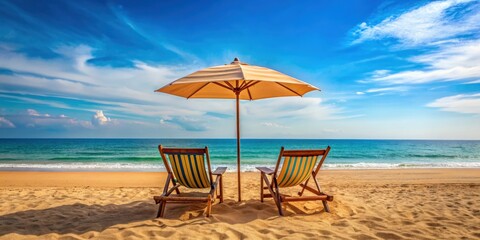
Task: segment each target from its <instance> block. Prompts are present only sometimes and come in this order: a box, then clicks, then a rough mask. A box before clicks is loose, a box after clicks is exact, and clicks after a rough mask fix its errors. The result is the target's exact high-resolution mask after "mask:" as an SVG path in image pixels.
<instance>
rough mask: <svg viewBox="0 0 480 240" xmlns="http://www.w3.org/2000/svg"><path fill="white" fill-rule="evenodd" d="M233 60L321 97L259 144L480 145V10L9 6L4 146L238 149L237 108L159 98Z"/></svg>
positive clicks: (280, 110)
mask: <svg viewBox="0 0 480 240" xmlns="http://www.w3.org/2000/svg"><path fill="white" fill-rule="evenodd" d="M234 57H239V58H240V59H241V60H242V61H244V62H247V63H250V64H253V65H260V66H265V67H269V68H273V69H275V70H278V71H281V72H283V73H286V74H289V75H291V76H293V77H296V78H298V79H301V80H303V81H306V82H309V83H311V84H313V85H315V86H317V87H319V88H321V89H322V91H321V92H312V93H309V94H307V95H306V96H304V97H303V98H293V97H292V98H278V99H267V100H259V101H251V102H250V101H243V102H242V103H241V113H242V116H241V118H242V123H241V126H242V135H243V137H247V138H367V139H372V138H373V139H386V138H388V139H480V1H468V0H465V1H460V0H459V1H453V0H452V1H449V0H447V1H363V2H361V1H342V2H341V3H340V2H336V1H302V2H301V3H299V2H294V1H280V2H279V1H261V2H258V1H224V2H216V1H212V2H202V3H200V2H198V1H191V2H188V1H183V2H179V1H142V2H141V4H140V3H138V2H137V1H107V2H100V1H1V2H0V137H158V138H218V137H220V138H233V137H234V136H235V117H234V106H235V105H234V101H232V100H197V99H193V100H186V99H182V98H178V97H175V96H169V95H166V94H161V93H154V92H153V90H155V89H157V88H159V87H162V86H164V85H165V84H167V83H169V82H171V81H173V80H175V79H177V78H180V77H182V76H184V75H187V74H189V73H191V72H194V71H196V70H199V69H201V68H204V67H209V66H214V65H221V64H225V63H229V62H231V61H232V60H233V58H234Z"/></svg>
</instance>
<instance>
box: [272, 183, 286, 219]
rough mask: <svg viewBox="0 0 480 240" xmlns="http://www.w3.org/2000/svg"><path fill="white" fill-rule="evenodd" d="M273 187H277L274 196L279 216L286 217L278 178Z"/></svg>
mask: <svg viewBox="0 0 480 240" xmlns="http://www.w3.org/2000/svg"><path fill="white" fill-rule="evenodd" d="M273 185H274V186H275V195H274V196H273V197H274V198H273V199H274V200H275V199H276V201H275V203H276V204H277V208H278V214H280V216H284V215H283V209H282V197H281V195H280V190H279V189H278V184H277V179H276V178H273Z"/></svg>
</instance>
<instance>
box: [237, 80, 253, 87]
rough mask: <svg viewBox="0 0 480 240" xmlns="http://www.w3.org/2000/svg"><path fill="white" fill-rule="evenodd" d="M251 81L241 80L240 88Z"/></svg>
mask: <svg viewBox="0 0 480 240" xmlns="http://www.w3.org/2000/svg"><path fill="white" fill-rule="evenodd" d="M250 82H251V81H247V80H243V82H242V84H240V87H238V88H240V89H242V88H243V87H244V86H245V85H247V84H248V83H250Z"/></svg>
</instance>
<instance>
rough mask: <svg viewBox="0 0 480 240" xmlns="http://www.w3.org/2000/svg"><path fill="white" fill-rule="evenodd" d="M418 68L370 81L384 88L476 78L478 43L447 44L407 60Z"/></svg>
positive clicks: (478, 71)
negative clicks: (385, 85)
mask: <svg viewBox="0 0 480 240" xmlns="http://www.w3.org/2000/svg"><path fill="white" fill-rule="evenodd" d="M410 61H412V62H414V63H418V64H422V65H424V66H425V67H424V68H422V69H420V70H407V71H401V72H397V73H387V74H384V75H378V74H375V73H374V74H373V77H372V81H374V82H383V83H387V84H422V83H429V82H435V81H468V80H470V79H478V78H480V64H479V63H480V40H472V41H465V42H462V43H456V44H448V45H445V46H442V47H440V48H439V49H437V50H436V51H434V52H431V53H426V54H422V55H419V56H415V57H412V58H410Z"/></svg>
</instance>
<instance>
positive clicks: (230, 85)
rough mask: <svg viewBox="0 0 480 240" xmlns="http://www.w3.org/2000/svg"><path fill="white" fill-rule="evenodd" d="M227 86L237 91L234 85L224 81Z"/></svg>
mask: <svg viewBox="0 0 480 240" xmlns="http://www.w3.org/2000/svg"><path fill="white" fill-rule="evenodd" d="M223 82H224V83H225V84H227V85H228V86H229V87H230V90H233V89H235V88H234V87H233V86H232V84H230V83H229V82H228V81H223Z"/></svg>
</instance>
